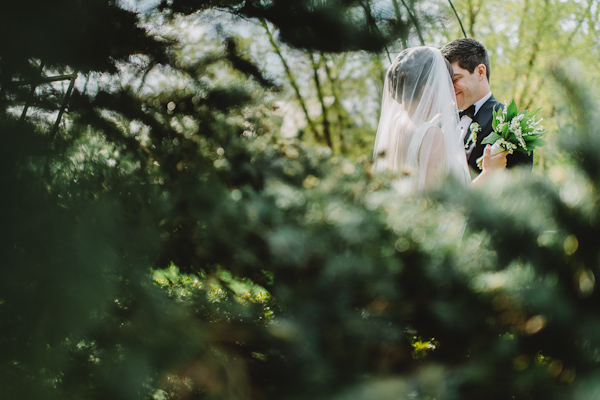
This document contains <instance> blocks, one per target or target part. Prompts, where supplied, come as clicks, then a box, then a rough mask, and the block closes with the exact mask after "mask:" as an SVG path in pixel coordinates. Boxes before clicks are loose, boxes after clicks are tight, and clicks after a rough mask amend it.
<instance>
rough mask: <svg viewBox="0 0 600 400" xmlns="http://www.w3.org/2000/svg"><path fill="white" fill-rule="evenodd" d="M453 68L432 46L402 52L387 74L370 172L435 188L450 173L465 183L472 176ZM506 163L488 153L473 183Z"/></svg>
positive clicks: (406, 185)
mask: <svg viewBox="0 0 600 400" xmlns="http://www.w3.org/2000/svg"><path fill="white" fill-rule="evenodd" d="M452 75H453V73H452V67H451V66H450V64H449V63H448V61H446V59H445V58H444V57H443V56H442V53H441V52H440V51H439V50H438V49H436V48H433V47H414V48H409V49H405V50H404V51H402V52H401V53H400V54H399V55H398V57H397V58H396V60H395V61H394V62H393V63H392V65H391V66H390V67H389V69H388V70H387V73H386V77H385V84H384V90H383V99H382V104H381V116H380V119H379V126H378V128H377V136H376V137H375V149H374V153H373V159H374V163H373V171H384V170H389V171H394V172H400V173H402V175H403V178H402V179H401V180H400V184H401V186H402V188H404V189H409V190H414V189H416V190H418V191H423V190H425V189H433V188H436V187H439V186H440V185H441V184H442V183H443V180H444V178H447V177H448V176H450V177H451V179H454V180H455V181H458V182H459V184H463V185H465V186H467V185H469V183H470V181H471V178H470V175H469V169H468V166H467V160H466V155H465V149H464V145H463V143H462V138H461V134H460V130H459V128H458V124H459V118H458V109H457V108H456V98H455V95H454V88H453V85H452ZM505 167H506V152H504V153H500V154H498V155H495V156H490V151H489V148H486V150H485V152H484V157H483V171H482V172H481V174H480V175H479V176H478V177H477V178H475V180H474V181H473V183H476V182H480V181H483V180H485V179H487V177H488V176H489V175H491V174H492V173H494V172H496V171H498V170H502V169H504V168H505Z"/></svg>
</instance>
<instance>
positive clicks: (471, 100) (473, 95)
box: [452, 61, 485, 110]
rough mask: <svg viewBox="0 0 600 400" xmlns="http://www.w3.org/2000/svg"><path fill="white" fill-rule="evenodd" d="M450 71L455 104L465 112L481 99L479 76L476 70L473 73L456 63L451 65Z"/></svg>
mask: <svg viewBox="0 0 600 400" xmlns="http://www.w3.org/2000/svg"><path fill="white" fill-rule="evenodd" d="M452 70H453V71H454V78H453V84H454V93H455V94H456V103H457V106H458V109H459V110H465V109H467V108H468V107H470V106H471V105H473V104H475V102H476V101H477V100H479V99H480V98H481V96H480V95H479V93H480V81H481V79H480V78H481V76H480V75H481V74H480V73H479V71H478V68H475V71H473V73H471V72H469V71H468V70H466V69H464V68H461V67H460V66H459V65H458V61H455V62H453V63H452ZM484 72H485V71H484Z"/></svg>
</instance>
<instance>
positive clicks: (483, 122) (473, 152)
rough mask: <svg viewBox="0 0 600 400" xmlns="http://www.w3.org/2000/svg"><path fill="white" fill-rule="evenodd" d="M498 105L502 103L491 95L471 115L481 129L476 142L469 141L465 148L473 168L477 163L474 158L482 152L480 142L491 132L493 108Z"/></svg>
mask: <svg viewBox="0 0 600 400" xmlns="http://www.w3.org/2000/svg"><path fill="white" fill-rule="evenodd" d="M499 106H500V107H502V104H501V103H499V102H498V100H496V99H495V98H494V96H493V95H492V96H490V98H489V99H487V101H486V102H485V103H483V105H482V106H481V108H480V109H479V110H477V114H475V117H473V122H477V123H478V124H479V126H480V127H481V130H480V131H479V133H478V134H477V143H476V144H474V143H471V144H470V145H469V148H468V149H466V153H467V160H468V162H469V165H470V166H471V167H472V168H474V169H475V168H476V165H477V164H476V162H475V160H476V159H477V158H479V157H480V156H481V155H482V154H483V145H482V144H481V142H482V141H483V139H484V138H485V137H486V136H487V135H489V134H490V133H491V132H492V117H493V110H494V108H498V107H499Z"/></svg>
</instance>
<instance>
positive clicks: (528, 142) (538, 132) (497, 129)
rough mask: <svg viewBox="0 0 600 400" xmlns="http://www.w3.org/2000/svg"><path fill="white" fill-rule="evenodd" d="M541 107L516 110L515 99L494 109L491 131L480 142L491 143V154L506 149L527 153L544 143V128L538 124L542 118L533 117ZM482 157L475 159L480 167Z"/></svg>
mask: <svg viewBox="0 0 600 400" xmlns="http://www.w3.org/2000/svg"><path fill="white" fill-rule="evenodd" d="M505 104H506V103H505ZM540 110H541V108H538V109H535V110H533V111H527V110H522V111H519V110H517V104H516V103H515V101H514V100H513V101H511V103H510V105H508V106H507V107H504V109H501V108H499V109H498V110H494V113H493V115H494V120H493V122H492V133H490V134H489V135H488V136H486V137H485V138H484V139H483V141H482V142H481V143H483V144H491V145H492V148H491V152H490V154H491V155H494V154H498V153H500V152H503V151H504V150H508V153H509V154H512V153H514V152H515V151H521V152H523V153H529V152H530V151H531V150H533V149H535V148H536V147H541V146H543V145H545V144H546V141H545V140H544V139H542V138H541V137H542V136H543V135H544V134H545V133H546V130H545V129H544V128H543V127H542V126H541V125H540V122H541V121H542V119H541V118H540V119H539V120H537V121H535V120H534V117H535V115H536V114H537V113H538V111H540ZM482 161H483V157H479V158H478V159H477V165H478V166H479V168H481V163H482Z"/></svg>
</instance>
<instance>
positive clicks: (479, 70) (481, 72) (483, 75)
mask: <svg viewBox="0 0 600 400" xmlns="http://www.w3.org/2000/svg"><path fill="white" fill-rule="evenodd" d="M474 72H475V73H476V74H477V78H478V80H483V79H487V68H486V67H485V64H479V65H478V66H476V67H475V71H474Z"/></svg>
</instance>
